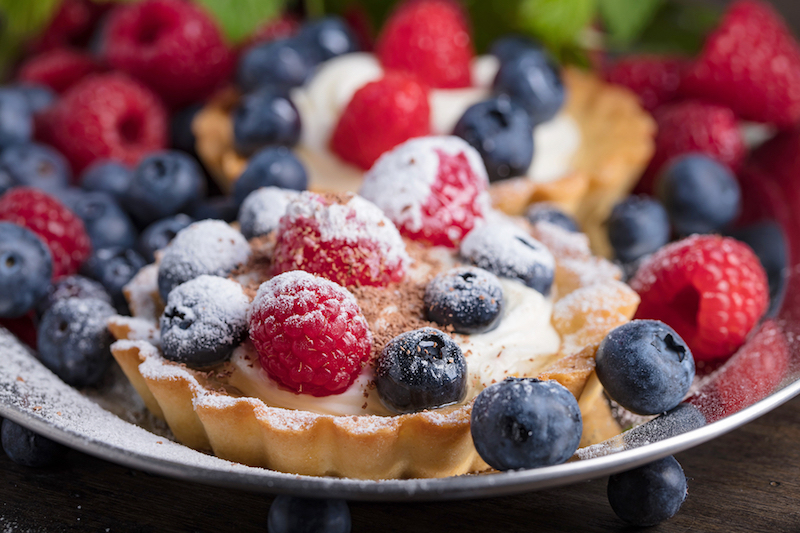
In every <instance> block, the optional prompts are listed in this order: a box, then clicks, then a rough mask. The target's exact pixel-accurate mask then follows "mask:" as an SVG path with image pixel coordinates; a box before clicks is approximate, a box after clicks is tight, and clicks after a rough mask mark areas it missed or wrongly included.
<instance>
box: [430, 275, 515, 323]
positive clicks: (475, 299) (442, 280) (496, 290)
mask: <svg viewBox="0 0 800 533" xmlns="http://www.w3.org/2000/svg"><path fill="white" fill-rule="evenodd" d="M424 303H425V312H426V314H427V316H428V320H431V321H433V322H436V323H437V324H439V325H441V326H452V327H453V331H455V332H456V333H464V334H467V335H469V334H472V333H482V332H484V331H489V330H491V329H493V328H494V327H496V326H497V324H498V323H499V322H500V317H501V316H502V315H503V287H502V286H501V285H500V280H499V279H497V276H495V275H494V274H492V273H491V272H487V271H485V270H483V269H482V268H476V267H458V268H454V269H452V270H448V271H447V272H444V273H442V274H439V275H438V276H436V277H435V278H433V279H432V280H431V281H430V282H429V283H428V285H427V286H426V287H425V297H424Z"/></svg>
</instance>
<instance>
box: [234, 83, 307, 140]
mask: <svg viewBox="0 0 800 533" xmlns="http://www.w3.org/2000/svg"><path fill="white" fill-rule="evenodd" d="M298 139H300V114H299V113H298V112H297V108H296V107H295V106H294V104H293V103H292V101H291V100H290V99H289V97H288V96H287V95H286V93H284V92H283V91H280V90H275V89H272V88H268V87H267V88H263V89H261V90H259V91H257V92H254V93H251V94H248V95H246V96H245V97H244V98H242V101H241V102H240V103H239V107H237V108H236V109H235V110H234V112H233V142H234V145H235V147H236V150H238V151H239V152H240V153H242V154H244V155H250V154H252V153H253V152H255V151H256V150H259V149H260V148H263V147H265V146H268V145H272V144H279V145H284V146H294V145H295V144H297V141H298Z"/></svg>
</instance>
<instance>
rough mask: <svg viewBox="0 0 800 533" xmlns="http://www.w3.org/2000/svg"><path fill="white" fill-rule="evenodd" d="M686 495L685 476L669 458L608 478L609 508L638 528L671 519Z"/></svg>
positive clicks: (672, 458) (677, 464)
mask: <svg viewBox="0 0 800 533" xmlns="http://www.w3.org/2000/svg"><path fill="white" fill-rule="evenodd" d="M686 494H687V486H686V476H685V475H684V474H683V468H681V465H680V464H679V463H678V461H676V460H675V458H674V457H672V456H669V457H665V458H663V459H659V460H658V461H654V462H652V463H650V464H646V465H644V466H640V467H639V468H634V469H633V470H629V471H627V472H622V473H621V474H614V475H612V476H610V477H609V478H608V502H609V503H610V504H611V508H612V509H613V510H614V512H615V513H616V514H617V516H618V517H620V518H621V519H622V520H624V521H625V522H627V523H629V524H631V525H634V526H638V527H647V526H654V525H656V524H659V523H661V522H663V521H664V520H667V519H668V518H672V517H673V516H675V513H677V512H678V509H680V508H681V504H683V501H684V500H685V499H686Z"/></svg>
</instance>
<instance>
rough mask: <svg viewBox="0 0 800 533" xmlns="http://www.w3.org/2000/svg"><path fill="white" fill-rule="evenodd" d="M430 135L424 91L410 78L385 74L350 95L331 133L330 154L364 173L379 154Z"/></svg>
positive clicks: (401, 74)
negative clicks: (411, 140)
mask: <svg viewBox="0 0 800 533" xmlns="http://www.w3.org/2000/svg"><path fill="white" fill-rule="evenodd" d="M430 132H431V108H430V104H429V103H428V92H427V90H426V89H425V88H424V87H423V86H422V85H420V84H419V83H418V82H417V81H416V79H415V78H413V77H412V76H410V75H407V74H403V73H400V72H387V73H386V74H385V75H384V76H383V78H381V79H380V80H377V81H373V82H371V83H368V84H366V85H364V86H363V87H362V88H360V89H359V90H358V91H356V93H355V94H354V95H353V99H352V100H350V103H349V104H347V107H346V108H345V110H344V111H343V112H342V116H341V117H339V122H338V124H336V128H335V129H334V131H333V136H332V137H331V150H333V151H334V152H335V153H337V154H338V155H339V157H341V158H342V159H344V160H345V161H348V162H350V163H353V164H355V165H358V166H359V167H361V168H363V169H365V170H366V169H368V168H369V167H371V166H372V164H373V163H374V162H375V161H376V160H377V159H378V158H379V157H380V155H381V154H382V153H384V152H386V151H388V150H391V149H392V148H394V147H395V146H397V145H398V144H400V143H401V142H403V141H407V140H408V139H411V138H412V137H422V136H424V135H428V134H430Z"/></svg>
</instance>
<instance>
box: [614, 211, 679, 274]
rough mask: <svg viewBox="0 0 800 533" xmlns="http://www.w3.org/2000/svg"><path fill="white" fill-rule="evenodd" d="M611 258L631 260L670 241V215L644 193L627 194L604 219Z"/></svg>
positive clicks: (650, 252)
mask: <svg viewBox="0 0 800 533" xmlns="http://www.w3.org/2000/svg"><path fill="white" fill-rule="evenodd" d="M606 227H607V228H608V240H609V242H610V243H611V247H612V248H613V249H614V257H615V258H616V259H617V260H618V261H621V262H622V263H632V262H634V261H637V260H638V259H640V258H642V257H644V256H646V255H648V254H652V253H653V252H655V251H656V250H658V249H659V248H661V247H662V246H664V245H665V244H667V243H668V242H669V237H670V226H669V216H668V215H667V211H666V210H665V209H664V207H663V206H662V205H661V204H660V203H658V202H657V201H656V200H653V199H652V198H649V197H647V196H629V197H627V198H626V199H624V200H623V201H621V202H620V203H618V204H617V205H615V206H614V208H613V209H612V210H611V215H610V216H609V217H608V220H607V221H606Z"/></svg>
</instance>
